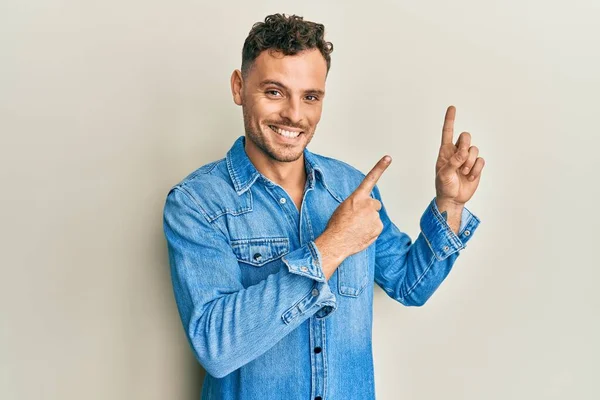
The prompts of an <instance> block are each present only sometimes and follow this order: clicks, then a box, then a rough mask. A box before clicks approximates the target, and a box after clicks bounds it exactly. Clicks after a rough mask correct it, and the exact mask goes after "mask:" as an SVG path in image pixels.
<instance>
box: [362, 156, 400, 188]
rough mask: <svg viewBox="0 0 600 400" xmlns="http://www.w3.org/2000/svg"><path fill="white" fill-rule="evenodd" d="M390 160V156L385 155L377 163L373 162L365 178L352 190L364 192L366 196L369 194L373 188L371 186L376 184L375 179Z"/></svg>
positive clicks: (387, 165)
mask: <svg viewBox="0 0 600 400" xmlns="http://www.w3.org/2000/svg"><path fill="white" fill-rule="evenodd" d="M391 162H392V157H390V156H387V155H386V156H384V157H382V158H381V160H379V161H378V162H377V164H375V166H374V167H373V169H371V170H370V171H369V173H368V174H367V175H366V176H365V179H363V181H362V182H361V183H360V185H358V187H357V188H356V190H355V191H354V194H364V195H366V196H369V195H370V194H371V190H373V188H374V187H375V185H376V184H377V181H378V180H379V178H380V177H381V175H382V174H383V171H385V170H386V168H387V167H389V165H390V164H391Z"/></svg>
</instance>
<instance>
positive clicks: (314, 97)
mask: <svg viewBox="0 0 600 400" xmlns="http://www.w3.org/2000/svg"><path fill="white" fill-rule="evenodd" d="M309 97H312V98H313V100H310V99H309ZM306 98H307V99H309V100H310V101H318V100H319V98H318V97H317V96H313V95H312V94H309V95H308V96H306Z"/></svg>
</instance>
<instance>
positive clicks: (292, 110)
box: [279, 97, 302, 126]
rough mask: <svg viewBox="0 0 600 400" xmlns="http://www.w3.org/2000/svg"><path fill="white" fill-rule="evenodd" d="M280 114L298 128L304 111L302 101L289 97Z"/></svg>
mask: <svg viewBox="0 0 600 400" xmlns="http://www.w3.org/2000/svg"><path fill="white" fill-rule="evenodd" d="M279 114H280V115H281V116H282V117H283V118H286V119H288V120H289V121H291V123H292V124H294V125H296V126H298V125H300V122H301V121H302V110H301V105H300V101H299V100H297V99H294V98H292V97H289V98H288V100H287V102H286V103H285V105H284V106H283V108H282V109H281V111H280V112H279Z"/></svg>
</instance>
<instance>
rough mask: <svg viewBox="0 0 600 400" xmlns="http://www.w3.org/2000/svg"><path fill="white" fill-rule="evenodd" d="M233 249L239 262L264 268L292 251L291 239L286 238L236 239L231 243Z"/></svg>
mask: <svg viewBox="0 0 600 400" xmlns="http://www.w3.org/2000/svg"><path fill="white" fill-rule="evenodd" d="M231 247H232V249H233V252H234V253H235V255H236V257H237V259H238V261H241V262H245V263H247V264H250V265H253V266H255V267H262V266H263V265H265V264H266V263H268V262H271V261H273V260H276V259H278V258H280V257H282V256H284V255H285V254H287V253H288V252H289V251H290V243H289V239H288V238H286V237H266V238H253V239H236V240H232V241H231Z"/></svg>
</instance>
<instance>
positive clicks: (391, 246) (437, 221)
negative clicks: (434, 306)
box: [372, 185, 480, 306]
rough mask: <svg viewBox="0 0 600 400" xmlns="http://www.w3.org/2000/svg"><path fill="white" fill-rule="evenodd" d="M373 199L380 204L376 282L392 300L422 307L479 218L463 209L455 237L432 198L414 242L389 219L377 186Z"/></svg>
mask: <svg viewBox="0 0 600 400" xmlns="http://www.w3.org/2000/svg"><path fill="white" fill-rule="evenodd" d="M372 196H373V197H374V198H376V199H377V200H379V201H380V202H381V203H382V207H381V210H380V211H379V215H380V218H381V222H382V223H383V230H382V232H381V233H380V235H379V237H378V238H377V240H376V243H375V246H376V256H375V282H376V283H377V284H378V285H379V286H380V287H381V288H382V289H383V290H384V291H385V292H386V293H387V294H388V296H390V297H391V298H393V299H394V300H396V301H398V302H400V303H402V304H404V305H407V306H421V305H423V304H425V302H426V301H427V300H428V299H429V298H430V297H431V296H432V295H433V293H434V292H435V291H436V290H437V288H438V287H439V286H440V285H441V283H442V282H443V280H444V279H445V278H446V277H447V276H448V274H449V272H450V270H451V269H452V266H453V264H454V262H455V261H456V258H457V257H458V255H459V254H460V253H459V250H462V249H464V248H465V247H466V243H467V242H468V241H469V239H470V238H471V237H472V236H473V233H474V232H475V230H476V229H477V226H478V225H479V222H480V221H479V218H477V217H476V216H475V215H474V214H473V213H471V211H469V210H468V209H467V208H466V207H464V208H463V212H462V215H461V224H460V229H459V234H458V235H456V234H455V233H454V232H453V231H452V229H451V228H450V226H449V225H448V223H447V222H446V220H445V219H444V217H443V216H442V214H441V213H440V211H439V210H438V208H437V205H436V203H435V198H434V199H433V200H432V201H431V202H430V203H429V204H428V205H427V208H426V209H425V211H424V213H423V214H422V216H421V219H420V228H421V231H420V232H419V235H418V237H417V239H416V240H415V241H414V243H413V241H412V239H411V238H410V237H409V235H408V234H406V233H404V232H402V231H401V230H400V229H399V228H398V227H397V226H396V225H395V224H394V223H393V222H392V221H391V220H390V218H389V215H388V213H387V210H386V208H385V205H384V204H383V201H382V199H381V194H380V191H379V188H378V187H377V185H376V186H375V188H374V189H373V192H372Z"/></svg>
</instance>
